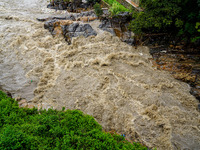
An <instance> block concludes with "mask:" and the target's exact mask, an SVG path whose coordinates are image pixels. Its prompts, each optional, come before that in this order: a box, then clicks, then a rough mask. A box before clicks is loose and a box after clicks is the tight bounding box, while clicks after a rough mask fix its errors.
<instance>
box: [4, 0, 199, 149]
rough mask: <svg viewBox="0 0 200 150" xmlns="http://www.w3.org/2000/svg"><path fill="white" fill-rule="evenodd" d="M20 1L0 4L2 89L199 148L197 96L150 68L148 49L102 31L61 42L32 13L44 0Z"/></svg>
mask: <svg viewBox="0 0 200 150" xmlns="http://www.w3.org/2000/svg"><path fill="white" fill-rule="evenodd" d="M3 1H4V0H3ZM14 2H16V3H18V2H19V1H14ZM20 2H21V3H20V5H16V6H13V7H10V6H11V4H12V3H13V1H6V0H5V2H2V3H1V5H0V9H1V10H4V11H5V13H2V14H1V15H0V25H1V26H0V37H1V38H0V62H1V63H0V69H1V72H0V85H1V88H3V89H6V90H8V91H10V92H11V93H13V94H14V96H16V97H17V96H18V95H20V96H21V97H23V98H26V99H27V100H28V101H29V102H30V103H34V104H35V105H40V106H43V107H44V108H49V107H53V108H56V109H61V108H62V107H66V108H67V109H80V110H82V111H83V112H85V113H87V114H90V115H92V116H94V117H95V118H96V120H97V121H98V122H99V123H100V124H101V125H102V126H103V127H104V129H106V130H112V129H114V130H116V131H117V132H118V133H123V134H126V135H127V137H128V138H130V139H134V140H137V141H140V142H142V143H144V144H145V145H147V146H149V147H157V148H158V149H161V150H168V149H169V150H170V149H184V148H185V149H191V150H198V149H200V143H199V141H200V115H199V112H198V111H197V105H198V101H197V100H196V99H195V98H194V97H193V96H192V95H190V93H189V90H190V87H189V86H188V85H187V84H186V83H183V82H180V81H177V80H175V79H174V78H173V77H171V75H170V74H169V73H167V72H164V71H159V70H156V69H155V68H153V67H152V64H151V62H150V60H149V58H151V56H150V54H149V50H148V48H146V47H139V48H138V49H134V48H133V47H131V46H129V45H127V44H125V43H123V42H121V41H120V40H119V39H118V38H117V37H113V36H111V35H110V34H109V33H106V32H102V33H100V34H98V35H97V36H96V37H95V36H90V37H88V38H84V37H78V38H74V39H73V40H72V44H71V45H67V44H66V42H65V40H64V39H63V38H62V37H57V38H53V37H52V36H51V35H50V33H48V32H47V31H46V30H45V29H43V23H40V22H37V21H36V20H35V18H36V17H38V15H39V14H41V13H42V14H43V15H46V14H45V13H47V10H46V9H45V8H44V7H46V3H44V4H45V5H44V7H41V6H40V5H41V3H40V1H39V0H32V3H30V7H31V6H32V7H31V8H32V9H28V8H27V10H25V11H23V12H21V11H20V9H21V8H22V6H23V2H24V1H20ZM33 4H34V5H33ZM21 5H22V6H21ZM24 5H25V4H24ZM36 6H37V7H36ZM39 6H40V7H39ZM16 7H17V8H16ZM16 9H17V11H16ZM22 10H23V9H22ZM30 11H31V12H30ZM14 12H17V13H14ZM48 13H49V12H48ZM50 13H52V12H50ZM22 14H23V15H22Z"/></svg>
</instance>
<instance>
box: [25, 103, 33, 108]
mask: <svg viewBox="0 0 200 150" xmlns="http://www.w3.org/2000/svg"><path fill="white" fill-rule="evenodd" d="M34 107H35V105H34V104H33V103H28V106H27V108H30V109H31V108H34Z"/></svg>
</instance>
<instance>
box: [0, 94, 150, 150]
mask: <svg viewBox="0 0 200 150" xmlns="http://www.w3.org/2000/svg"><path fill="white" fill-rule="evenodd" d="M0 149H2V150H16V149H24V150H29V149H31V150H52V149H54V150H60V149H97V150H98V149H99V150H102V149H103V150H106V149H115V150H119V149H127V150H136V149H138V150H146V149H147V148H145V147H143V146H141V145H140V144H138V143H134V144H131V143H129V142H127V141H126V140H125V139H124V137H123V136H120V135H117V134H115V135H111V134H109V133H106V132H103V131H102V127H101V126H100V125H99V124H98V123H97V122H96V121H95V119H94V118H93V117H91V116H89V115H85V114H83V113H82V112H81V111H79V110H66V111H64V110H63V111H57V110H52V109H49V110H48V111H47V110H40V111H37V109H36V108H33V109H28V108H19V107H18V104H17V102H16V101H15V100H14V99H11V98H9V97H7V96H6V94H5V93H3V92H1V91H0Z"/></svg>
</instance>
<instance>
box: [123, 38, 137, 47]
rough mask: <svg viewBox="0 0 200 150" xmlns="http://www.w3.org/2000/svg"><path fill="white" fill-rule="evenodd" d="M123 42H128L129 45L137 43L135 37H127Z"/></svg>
mask: <svg viewBox="0 0 200 150" xmlns="http://www.w3.org/2000/svg"><path fill="white" fill-rule="evenodd" d="M123 42H126V43H127V44H129V45H135V41H134V39H133V38H130V39H125V40H124V41H123Z"/></svg>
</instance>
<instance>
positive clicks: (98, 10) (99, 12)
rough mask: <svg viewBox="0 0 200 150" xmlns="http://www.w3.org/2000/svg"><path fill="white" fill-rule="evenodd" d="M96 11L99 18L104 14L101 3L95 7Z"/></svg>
mask: <svg viewBox="0 0 200 150" xmlns="http://www.w3.org/2000/svg"><path fill="white" fill-rule="evenodd" d="M94 11H95V13H96V15H97V16H98V17H100V16H101V15H102V14H103V10H102V8H101V5H100V4H99V3H96V4H95V5H94Z"/></svg>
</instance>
